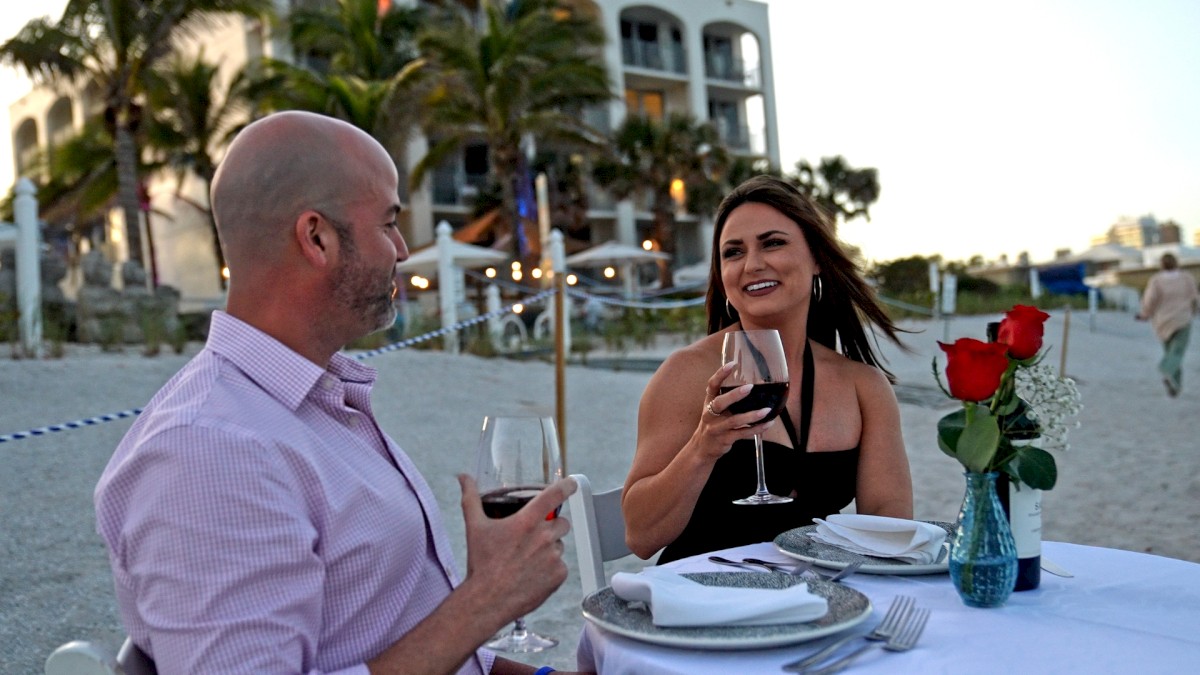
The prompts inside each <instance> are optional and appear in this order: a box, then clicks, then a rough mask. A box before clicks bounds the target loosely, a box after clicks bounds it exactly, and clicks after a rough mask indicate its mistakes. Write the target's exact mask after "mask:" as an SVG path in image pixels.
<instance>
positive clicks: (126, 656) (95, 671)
mask: <svg viewBox="0 0 1200 675" xmlns="http://www.w3.org/2000/svg"><path fill="white" fill-rule="evenodd" d="M45 673H46V675H158V670H157V669H156V668H155V667H154V662H153V661H151V660H150V657H149V656H146V654H145V653H144V652H142V650H140V649H138V648H137V645H135V644H133V641H132V640H130V639H128V638H126V639H125V644H123V645H121V651H120V652H118V653H117V655H116V657H114V656H113V655H112V653H111V652H109V651H108V650H107V649H105V648H104V647H101V646H100V645H97V644H95V643H92V642H85V641H83V640H76V641H74V642H68V643H67V644H65V645H63V646H61V647H59V648H58V649H55V650H54V652H53V653H52V654H50V656H49V657H47V658H46V667H45Z"/></svg>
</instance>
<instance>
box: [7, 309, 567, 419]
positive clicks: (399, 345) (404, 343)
mask: <svg viewBox="0 0 1200 675" xmlns="http://www.w3.org/2000/svg"><path fill="white" fill-rule="evenodd" d="M554 293H555V291H554V289H553V288H551V289H548V290H545V291H542V292H540V293H538V294H536V295H534V296H532V297H529V298H527V299H526V300H525V303H526V304H536V303H538V302H540V301H542V300H545V299H546V298H548V297H550V296H552V295H554ZM512 310H513V305H509V306H507V307H501V308H500V309H498V310H496V311H494V312H488V313H487V314H480V315H479V316H476V317H473V318H471V319H467V320H465V321H460V322H458V323H456V324H454V325H452V326H446V327H444V328H439V329H437V330H435V331H430V332H428V333H424V334H422V335H417V336H414V337H411V338H408V339H405V340H400V341H399V342H393V343H392V344H389V345H384V346H383V347H379V348H378V349H372V350H369V351H365V352H361V353H359V354H355V355H354V358H356V359H358V360H359V361H362V360H364V359H369V358H371V357H374V356H379V355H380V354H386V353H388V352H394V351H396V350H399V349H405V348H408V347H411V346H413V345H415V344H417V343H419V342H424V341H426V340H432V339H434V338H437V337H441V336H443V335H445V334H447V333H450V332H453V331H456V330H460V329H462V328H467V327H469V326H474V325H476V324H479V323H483V322H484V321H487V320H488V319H492V318H496V317H500V316H503V315H505V314H507V313H509V312H511V311H512ZM141 412H142V408H130V409H129V410H122V411H120V412H115V413H108V414H107V415H97V416H95V417H88V418H86V419H81V420H74V421H71V422H62V423H60V424H51V425H48V426H44V427H37V428H36V429H27V430H25V431H16V432H13V433H11V434H0V443H8V442H10V441H19V440H23V439H26V438H33V437H35V436H44V435H46V434H50V433H54V432H58V431H69V430H71V429H79V428H81V427H87V426H92V425H95V424H102V423H104V422H112V421H115V420H119V419H125V418H126V417H135V416H137V415H140V414H141Z"/></svg>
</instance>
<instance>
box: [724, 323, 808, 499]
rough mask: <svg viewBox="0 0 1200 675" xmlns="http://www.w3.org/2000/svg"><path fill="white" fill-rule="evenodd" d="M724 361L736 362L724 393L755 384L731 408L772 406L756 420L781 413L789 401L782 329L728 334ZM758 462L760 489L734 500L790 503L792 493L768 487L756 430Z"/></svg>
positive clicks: (735, 410) (747, 409) (745, 409)
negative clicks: (783, 494) (774, 491)
mask: <svg viewBox="0 0 1200 675" xmlns="http://www.w3.org/2000/svg"><path fill="white" fill-rule="evenodd" d="M721 361H722V362H723V363H731V362H732V363H734V364H736V365H735V366H734V368H733V371H732V372H730V373H729V375H727V376H726V377H725V381H724V382H722V383H721V393H722V394H724V393H726V392H729V391H732V390H733V389H735V388H737V387H740V386H743V385H746V384H752V385H754V388H753V389H751V390H750V393H749V394H747V395H746V397H745V398H743V399H742V400H740V401H738V402H736V403H734V404H732V405H730V406H729V412H730V413H732V414H735V415H736V414H739V413H745V412H750V411H752V410H760V409H762V408H770V409H771V412H769V413H767V416H766V417H764V418H762V419H761V420H759V421H758V422H756V423H755V424H756V425H757V424H763V423H766V422H769V421H771V420H773V419H775V418H776V417H778V416H779V412H780V411H781V410H783V407H784V405H785V404H786V403H787V392H788V368H787V358H785V357H784V354H783V342H782V341H780V339H779V331H777V330H774V329H771V330H743V331H734V332H731V333H726V334H725V343H724V345H723V346H722V348H721ZM754 463H755V466H756V468H757V469H758V490H757V491H756V492H755V493H754V494H752V495H750V496H749V497H746V498H744V499H735V500H734V501H733V503H734V504H749V505H756V504H786V503H788V502H790V501H792V498H791V497H780V496H779V495H773V494H771V493H770V492H768V491H767V478H766V474H765V473H764V472H763V447H762V434H761V433H756V434H754Z"/></svg>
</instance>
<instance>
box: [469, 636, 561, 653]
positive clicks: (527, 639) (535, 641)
mask: <svg viewBox="0 0 1200 675" xmlns="http://www.w3.org/2000/svg"><path fill="white" fill-rule="evenodd" d="M484 646H485V647H487V648H488V649H490V650H492V651H494V652H505V653H508V654H528V653H532V652H540V651H545V650H547V649H550V648H551V647H556V646H558V640H555V639H553V638H548V637H544V636H542V635H538V634H537V633H530V632H528V631H526V632H525V635H524V636H523V637H516V636H514V635H513V634H512V633H507V634H505V635H504V636H503V637H499V638H496V639H495V640H492V641H491V642H489V643H487V644H486V645H484Z"/></svg>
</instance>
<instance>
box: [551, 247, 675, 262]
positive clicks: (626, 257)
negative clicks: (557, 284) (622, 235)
mask: <svg viewBox="0 0 1200 675" xmlns="http://www.w3.org/2000/svg"><path fill="white" fill-rule="evenodd" d="M670 259H671V256H670V255H669V254H667V253H661V252H659V251H647V250H645V249H643V248H641V247H639V246H630V245H629V244H622V243H620V242H617V241H606V242H604V243H603V244H600V245H598V246H593V247H591V248H589V249H587V250H586V251H580V252H579V253H576V254H574V255H569V256H567V264H568V265H574V266H575V267H605V266H608V265H620V264H623V263H644V262H657V261H659V260H670Z"/></svg>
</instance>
